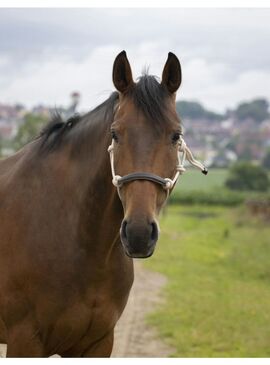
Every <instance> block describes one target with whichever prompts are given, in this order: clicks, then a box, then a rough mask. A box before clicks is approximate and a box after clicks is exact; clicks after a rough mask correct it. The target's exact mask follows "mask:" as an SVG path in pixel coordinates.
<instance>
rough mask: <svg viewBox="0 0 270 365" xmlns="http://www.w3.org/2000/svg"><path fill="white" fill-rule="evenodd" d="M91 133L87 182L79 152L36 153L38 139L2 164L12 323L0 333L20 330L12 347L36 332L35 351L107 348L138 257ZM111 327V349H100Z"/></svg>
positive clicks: (4, 290) (6, 304) (2, 255)
mask: <svg viewBox="0 0 270 365" xmlns="http://www.w3.org/2000/svg"><path fill="white" fill-rule="evenodd" d="M90 118H91V117H90ZM85 119H86V120H87V123H88V124H90V125H91V120H90V121H89V116H87V117H86V118H85ZM93 124H94V123H93ZM105 127H106V126H105ZM93 129H94V127H92V126H91V127H90V128H89V130H88V131H87V133H94V131H93ZM104 132H105V131H104ZM105 135H106V134H105ZM107 135H108V133H107ZM103 139H104V138H103ZM94 140H96V141H97V142H96V146H95V145H94V144H91V146H90V147H91V155H92V156H95V161H94V159H93V161H91V157H90V159H89V158H88V163H89V165H88V166H87V165H84V168H85V169H89V174H88V178H87V181H85V183H84V184H81V183H80V184H79V179H82V178H84V179H85V178H86V176H87V174H85V171H84V176H80V174H81V170H82V166H80V168H77V164H78V161H76V157H74V162H73V163H72V162H71V161H70V159H69V160H66V157H65V155H62V154H61V156H62V157H60V156H58V158H56V157H55V156H53V155H51V156H48V158H46V161H45V160H44V161H38V160H36V159H33V157H32V150H33V149H35V148H36V147H37V146H35V143H37V142H33V143H32V145H28V146H27V147H26V148H25V149H24V150H23V152H20V153H19V154H18V156H16V155H15V156H13V157H11V158H10V160H9V159H7V160H4V161H3V162H1V164H0V181H1V184H0V186H1V190H0V196H1V200H0V201H1V203H0V219H1V225H0V237H1V245H0V272H1V275H0V277H1V282H0V285H1V287H0V293H1V297H0V313H1V317H2V318H3V322H4V323H5V324H6V326H7V327H8V328H9V333H6V334H3V335H4V336H3V335H2V338H3V337H4V339H5V340H6V341H7V340H8V336H9V337H10V336H14V341H15V338H16V339H17V336H21V337H22V338H21V339H20V341H19V342H17V343H19V344H20V348H19V349H17V348H16V349H15V351H14V354H15V355H16V356H23V355H24V351H25V350H26V348H27V351H29V346H31V345H32V343H29V339H30V338H33V337H34V338H35V340H36V341H35V346H34V347H35V348H34V349H33V352H34V353H35V351H36V355H37V356H41V355H44V356H48V355H52V354H54V353H58V354H60V355H62V356H64V355H65V354H68V355H70V356H74V355H75V354H77V355H83V354H84V353H85V354H86V355H87V356H89V355H91V354H92V355H96V356H101V355H109V354H110V351H111V346H112V343H113V342H112V331H113V327H114V325H115V323H116V321H117V320H118V318H119V316H120V314H121V313H122V311H123V309H124V306H125V303H126V301H127V297H128V293H129V290H130V287H131V285H132V280H133V264H132V260H131V259H130V258H128V257H127V256H126V255H125V254H124V252H123V249H122V246H121V243H120V239H119V226H120V223H121V219H122V216H123V213H122V206H121V204H120V203H119V199H118V197H117V193H116V192H115V189H114V188H113V186H112V184H111V176H110V174H109V172H110V170H109V166H107V165H108V156H107V154H104V153H103V154H102V156H100V160H98V159H97V157H96V148H97V146H98V145H99V146H100V143H101V142H100V140H97V139H96V138H94ZM107 140H108V138H107V139H106V138H105V141H103V142H102V143H103V144H104V147H106V144H108V143H109V140H108V142H107ZM104 151H106V148H104ZM48 171H49V173H48ZM106 171H107V172H108V173H107V176H106V174H104V172H106ZM56 182H57V183H56ZM45 207H46V209H44V208H45ZM93 213H94V214H93ZM108 223H109V224H108ZM3 294H4V295H3ZM13 328H14V330H15V331H16V332H18V333H16V334H14V335H13V334H12V329H13ZM19 328H20V329H19ZM106 335H107V336H109V337H111V338H110V339H108V338H106V340H105V345H106V350H105V351H104V349H103V348H102V349H100V350H99V349H98V345H97V344H98V341H99V340H100V341H101V345H99V346H101V347H102V343H103V342H104V341H102V339H103V338H105V337H106ZM23 337H25V340H26V343H24V341H23ZM27 337H28V338H27ZM6 341H5V342H6ZM17 341H18V339H17ZM93 343H95V345H94V349H93V350H91V348H92V345H93ZM8 351H9V350H8ZM91 351H93V353H91ZM8 354H9V355H10V356H12V355H13V354H12V353H11V354H10V353H8Z"/></svg>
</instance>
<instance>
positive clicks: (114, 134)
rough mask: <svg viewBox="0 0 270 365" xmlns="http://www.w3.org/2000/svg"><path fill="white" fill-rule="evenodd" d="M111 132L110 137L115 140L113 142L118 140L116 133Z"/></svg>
mask: <svg viewBox="0 0 270 365" xmlns="http://www.w3.org/2000/svg"><path fill="white" fill-rule="evenodd" d="M111 133H112V139H113V140H114V141H115V142H118V137H117V134H116V132H115V131H111Z"/></svg>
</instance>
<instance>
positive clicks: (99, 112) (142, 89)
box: [38, 74, 169, 150]
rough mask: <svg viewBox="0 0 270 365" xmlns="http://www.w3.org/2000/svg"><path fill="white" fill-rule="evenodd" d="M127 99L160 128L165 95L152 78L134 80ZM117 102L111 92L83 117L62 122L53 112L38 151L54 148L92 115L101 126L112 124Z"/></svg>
mask: <svg viewBox="0 0 270 365" xmlns="http://www.w3.org/2000/svg"><path fill="white" fill-rule="evenodd" d="M127 96H128V97H130V98H131V100H132V101H133V102H134V104H135V106H136V107H137V109H138V110H139V111H141V112H142V113H143V114H144V115H145V117H146V118H147V120H149V121H150V122H152V123H153V127H154V128H155V127H159V126H162V125H164V123H165V122H166V117H167V110H166V103H165V100H166V98H167V97H168V96H169V93H168V91H167V90H166V89H165V88H164V87H163V86H162V85H161V84H160V83H159V82H158V81H157V78H156V77H155V76H152V75H147V74H144V75H143V76H141V77H140V78H139V79H138V82H137V83H136V84H135V86H134V87H132V88H131V89H130V90H129V91H128V92H127ZM118 101H119V94H118V92H116V91H115V92H113V93H112V94H111V95H110V96H109V98H108V99H107V100H105V101H104V102H103V103H102V104H100V105H98V106H97V107H96V108H95V109H93V110H91V111H90V112H89V113H87V114H85V115H84V116H80V115H78V114H76V115H74V116H73V117H71V118H69V119H68V120H67V121H66V122H65V121H63V119H62V117H61V115H60V114H59V113H57V112H56V113H55V115H54V116H53V117H52V119H51V121H50V122H49V123H48V124H47V125H46V126H45V128H44V129H43V130H42V131H41V133H40V135H39V136H38V137H41V140H42V143H41V148H42V149H44V148H45V149H46V150H51V149H53V148H55V147H56V146H58V145H59V144H60V142H61V140H62V137H63V136H64V135H65V133H67V132H68V130H69V129H71V128H72V127H73V126H74V125H76V124H80V122H81V121H84V122H85V123H92V121H93V119H95V118H94V117H95V116H99V119H100V117H102V119H103V120H104V122H105V123H107V122H108V121H110V122H112V120H113V115H114V110H115V105H116V104H117V102H118Z"/></svg>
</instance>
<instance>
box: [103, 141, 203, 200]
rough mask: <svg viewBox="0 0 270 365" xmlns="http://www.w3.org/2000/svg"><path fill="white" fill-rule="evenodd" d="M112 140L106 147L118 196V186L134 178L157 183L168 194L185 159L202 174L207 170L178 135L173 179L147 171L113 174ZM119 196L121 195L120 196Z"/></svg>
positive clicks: (183, 168)
mask: <svg viewBox="0 0 270 365" xmlns="http://www.w3.org/2000/svg"><path fill="white" fill-rule="evenodd" d="M114 143H115V142H114V140H112V143H111V145H110V146H109V147H108V152H109V154H110V161H111V170H112V178H113V179H112V183H113V185H114V186H115V187H116V188H117V190H118V195H119V197H120V188H121V186H123V185H124V184H125V183H128V182H131V181H135V180H148V181H151V182H154V183H156V184H159V185H161V186H162V187H163V189H165V190H166V191H167V196H168V195H169V192H170V190H172V188H173V187H174V185H175V183H176V182H177V180H178V178H179V176H180V175H181V174H183V172H185V171H186V169H185V167H184V163H185V160H186V159H187V160H188V161H189V162H190V163H191V164H192V165H193V166H195V167H197V168H198V169H200V170H201V171H202V173H203V174H204V175H207V173H208V170H207V169H206V167H205V166H204V165H203V164H202V163H201V162H199V161H197V160H195V158H194V157H193V155H192V153H191V151H190V149H189V148H188V147H187V145H186V142H185V141H184V139H183V137H182V136H180V139H179V141H178V164H177V165H176V173H175V175H174V178H173V179H170V178H168V177H165V178H163V177H160V176H158V175H155V174H152V173H149V172H133V173H131V174H128V175H125V176H120V175H116V174H115V170H114V154H113V151H114ZM120 198H121V197H120Z"/></svg>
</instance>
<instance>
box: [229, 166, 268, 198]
mask: <svg viewBox="0 0 270 365" xmlns="http://www.w3.org/2000/svg"><path fill="white" fill-rule="evenodd" d="M225 185H226V186H227V187H228V188H229V189H231V190H240V191H247V190H249V191H252V190H253V191H267V190H268V188H269V178H268V175H267V172H266V171H265V170H264V169H263V168H262V167H261V166H256V165H253V164H251V163H248V162H241V163H237V164H235V165H233V166H232V167H231V168H230V170H229V176H228V178H227V180H226V181H225Z"/></svg>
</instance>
